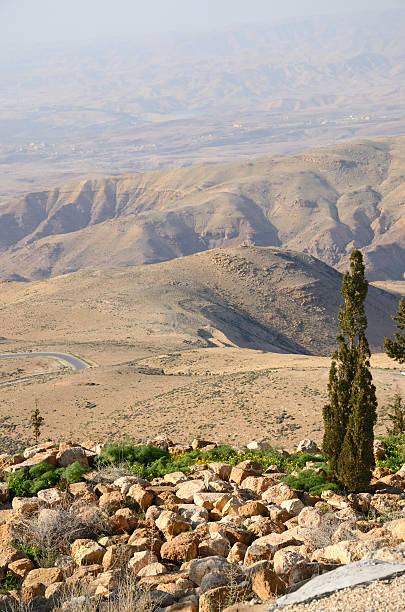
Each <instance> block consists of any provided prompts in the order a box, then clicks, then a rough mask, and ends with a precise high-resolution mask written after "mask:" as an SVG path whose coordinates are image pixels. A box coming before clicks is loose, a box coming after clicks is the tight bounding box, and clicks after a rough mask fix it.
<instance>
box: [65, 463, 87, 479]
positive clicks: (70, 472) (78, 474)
mask: <svg viewBox="0 0 405 612" xmlns="http://www.w3.org/2000/svg"><path fill="white" fill-rule="evenodd" d="M86 472H87V469H86V468H84V467H83V466H82V465H80V463H79V462H78V461H75V462H74V463H71V464H70V465H68V466H67V467H66V468H65V469H64V470H62V472H61V474H60V479H63V480H65V481H66V482H68V483H69V484H71V483H73V482H80V481H81V480H82V479H83V474H85V473H86Z"/></svg>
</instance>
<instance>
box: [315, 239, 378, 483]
mask: <svg viewBox="0 0 405 612" xmlns="http://www.w3.org/2000/svg"><path fill="white" fill-rule="evenodd" d="M367 291H368V282H367V280H366V279H365V276H364V264H363V256H362V254H361V252H360V251H358V250H357V249H354V250H353V251H352V253H351V256H350V271H347V272H346V273H345V275H344V277H343V283H342V291H341V295H342V298H343V303H342V304H341V306H340V310H339V316H338V323H339V328H340V332H341V333H340V334H339V335H338V336H337V338H336V341H337V343H338V348H337V350H336V352H335V353H334V355H333V358H332V364H331V368H330V374H329V384H328V394H329V403H328V404H327V405H326V406H324V409H323V418H324V427H325V433H324V439H323V450H324V453H325V454H326V456H327V457H328V460H329V468H330V471H331V473H332V476H333V478H334V479H335V480H336V481H337V482H339V483H340V484H341V485H343V486H344V487H346V488H348V489H353V490H356V489H357V490H358V489H361V488H364V487H365V486H366V485H367V484H368V483H369V482H370V477H371V469H372V467H373V466H374V455H373V442H374V435H373V429H374V425H375V422H376V410H377V401H376V396H375V387H374V385H373V384H372V376H371V372H370V362H369V359H370V349H369V346H368V342H367V338H366V329H367V317H366V314H365V311H364V301H365V299H366V296H367Z"/></svg>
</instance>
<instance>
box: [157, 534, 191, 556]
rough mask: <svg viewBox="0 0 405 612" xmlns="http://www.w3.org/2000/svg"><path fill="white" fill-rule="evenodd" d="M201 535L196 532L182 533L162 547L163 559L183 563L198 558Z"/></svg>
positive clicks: (161, 554)
mask: <svg viewBox="0 0 405 612" xmlns="http://www.w3.org/2000/svg"><path fill="white" fill-rule="evenodd" d="M198 544H199V537H198V536H197V535H196V534H195V533H180V534H179V535H178V536H176V537H175V538H173V539H172V540H170V541H168V542H164V544H163V546H162V548H161V549H160V556H161V558H162V560H163V561H172V562H174V563H181V562H184V561H190V560H191V559H196V558H197V556H198Z"/></svg>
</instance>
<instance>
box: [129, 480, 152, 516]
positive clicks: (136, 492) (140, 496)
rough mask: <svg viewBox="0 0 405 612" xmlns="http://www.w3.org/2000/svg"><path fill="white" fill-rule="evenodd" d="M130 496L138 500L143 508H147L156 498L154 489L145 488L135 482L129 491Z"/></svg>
mask: <svg viewBox="0 0 405 612" xmlns="http://www.w3.org/2000/svg"><path fill="white" fill-rule="evenodd" d="M128 497H131V498H132V499H134V500H135V501H136V503H137V504H138V506H139V507H140V508H141V510H147V508H149V506H151V505H152V504H153V500H154V498H155V496H154V494H153V493H152V491H148V490H145V489H143V488H142V487H141V485H139V484H134V485H132V487H131V488H130V489H129V491H128Z"/></svg>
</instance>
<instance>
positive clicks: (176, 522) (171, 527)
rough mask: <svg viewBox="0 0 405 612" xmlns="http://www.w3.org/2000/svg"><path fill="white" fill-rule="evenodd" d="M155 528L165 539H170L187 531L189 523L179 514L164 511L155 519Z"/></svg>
mask: <svg viewBox="0 0 405 612" xmlns="http://www.w3.org/2000/svg"><path fill="white" fill-rule="evenodd" d="M155 524H156V527H157V528H158V529H160V531H161V532H162V533H163V534H164V536H165V538H166V539H171V538H174V537H175V536H177V535H178V534H179V533H182V532H183V531H189V529H190V523H189V522H188V521H186V520H185V519H183V518H182V517H181V516H180V515H179V514H176V513H175V512H170V510H164V511H163V512H162V513H161V514H160V515H159V517H158V518H157V519H156V523H155Z"/></svg>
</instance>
